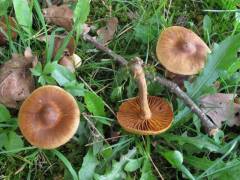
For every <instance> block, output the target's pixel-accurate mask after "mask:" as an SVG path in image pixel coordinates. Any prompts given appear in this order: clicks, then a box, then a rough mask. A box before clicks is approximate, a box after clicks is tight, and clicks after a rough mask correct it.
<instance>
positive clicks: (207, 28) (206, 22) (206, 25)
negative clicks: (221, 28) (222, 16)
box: [203, 15, 212, 35]
mask: <svg viewBox="0 0 240 180" xmlns="http://www.w3.org/2000/svg"><path fill="white" fill-rule="evenodd" d="M203 30H204V32H205V34H208V35H209V34H211V30H212V21H211V18H210V17H209V16H208V15H205V16H204V18H203Z"/></svg>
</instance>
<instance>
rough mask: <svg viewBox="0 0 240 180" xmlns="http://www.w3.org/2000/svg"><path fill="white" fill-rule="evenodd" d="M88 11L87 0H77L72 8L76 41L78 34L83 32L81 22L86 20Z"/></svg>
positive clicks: (88, 4) (88, 2)
mask: <svg viewBox="0 0 240 180" xmlns="http://www.w3.org/2000/svg"><path fill="white" fill-rule="evenodd" d="M89 12H90V1H89V0H78V2H77V5H76V7H75V9H74V12H73V13H74V16H73V20H74V23H75V25H74V27H75V28H76V31H77V41H78V39H79V36H80V34H81V33H82V32H83V24H84V23H85V21H87V17H88V15H89Z"/></svg>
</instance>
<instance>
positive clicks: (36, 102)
mask: <svg viewBox="0 0 240 180" xmlns="http://www.w3.org/2000/svg"><path fill="white" fill-rule="evenodd" d="M79 121H80V111H79V108H78V105H77V102H76V101H75V99H74V97H73V96H72V95H71V94H69V93H68V92H66V91H65V90H63V89H62V88H60V87H58V86H50V85H48V86H42V87H40V88H38V89H36V90H35V91H34V92H33V93H32V94H31V95H30V96H29V97H28V98H27V99H26V100H25V101H24V103H23V104H22V106H21V108H20V111H19V126H20V130H21V132H22V134H23V136H24V137H25V138H26V139H27V140H28V142H29V143H30V144H32V145H34V146H36V147H39V148H43V149H53V148H57V147H59V146H61V145H63V144H65V143H66V142H68V141H69V140H70V139H71V138H72V137H73V135H74V134H75V132H76V131H77V128H78V125H79Z"/></svg>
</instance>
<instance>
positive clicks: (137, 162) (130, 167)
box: [124, 158, 143, 172]
mask: <svg viewBox="0 0 240 180" xmlns="http://www.w3.org/2000/svg"><path fill="white" fill-rule="evenodd" d="M142 161H143V158H138V159H129V162H128V163H127V164H126V166H125V167H124V170H125V171H127V172H134V171H136V170H137V169H139V168H140V167H141V166H142Z"/></svg>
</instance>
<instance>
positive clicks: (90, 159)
mask: <svg viewBox="0 0 240 180" xmlns="http://www.w3.org/2000/svg"><path fill="white" fill-rule="evenodd" d="M98 163H99V162H98V160H97V158H96V157H95V156H94V154H93V150H92V148H90V149H89V150H88V153H87V154H86V155H85V156H84V158H83V163H82V166H81V169H80V170H79V172H78V177H79V179H84V180H91V179H92V178H93V175H94V172H95V168H96V166H97V165H98Z"/></svg>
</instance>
